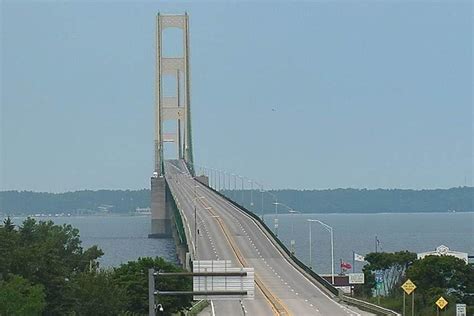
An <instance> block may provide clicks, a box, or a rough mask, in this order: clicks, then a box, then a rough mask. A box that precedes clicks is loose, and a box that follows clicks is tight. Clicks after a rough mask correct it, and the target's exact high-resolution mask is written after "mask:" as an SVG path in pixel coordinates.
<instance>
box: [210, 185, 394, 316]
mask: <svg viewBox="0 0 474 316" xmlns="http://www.w3.org/2000/svg"><path fill="white" fill-rule="evenodd" d="M202 184H204V183H202ZM204 185H205V184H204ZM206 186H207V187H208V188H209V189H210V190H212V191H213V192H214V193H216V194H218V195H219V196H220V197H222V198H224V199H225V200H227V201H228V202H229V203H232V204H233V205H234V206H236V207H238V208H239V209H241V210H242V211H244V212H245V213H246V214H247V215H249V216H250V217H252V218H253V219H254V220H255V221H257V222H258V223H259V224H260V225H261V226H262V227H263V228H264V229H265V231H266V233H268V234H269V235H270V236H271V237H272V239H273V240H274V241H275V242H276V243H277V244H278V246H280V248H281V249H282V250H283V251H284V252H285V253H286V254H287V255H288V257H289V258H290V259H291V260H292V261H293V262H294V263H295V264H296V265H297V266H298V267H299V268H300V269H302V270H304V272H306V273H307V274H308V275H310V276H311V277H312V278H313V279H315V280H316V281H317V282H318V283H319V284H320V285H322V286H323V287H324V288H325V289H326V290H327V291H329V292H330V293H332V294H333V295H335V296H336V297H338V298H339V299H340V300H342V301H344V302H346V303H348V304H351V305H355V306H357V307H359V308H360V309H363V310H366V311H368V312H371V313H375V314H376V315H384V316H400V315H401V314H399V313H397V312H395V311H392V310H390V309H387V308H384V307H381V306H378V305H375V304H372V303H369V302H366V301H363V300H360V299H356V298H353V297H351V296H347V295H345V294H343V293H342V291H340V290H338V289H337V288H335V287H334V286H333V285H332V284H331V283H329V282H328V281H327V280H326V279H324V278H323V277H321V276H320V275H319V274H317V273H316V272H314V271H313V270H312V269H310V268H309V267H308V266H307V265H306V264H304V263H303V262H301V261H300V260H299V259H298V258H297V257H296V256H295V255H293V254H292V253H291V251H290V250H289V249H288V248H287V247H286V246H285V244H283V242H282V241H281V240H280V239H279V238H278V237H277V236H276V235H275V234H274V233H273V231H272V230H271V229H270V228H269V227H268V226H267V224H266V223H265V222H264V221H262V219H261V218H260V217H259V216H258V215H256V214H255V213H253V212H252V211H250V210H248V209H246V208H245V207H244V206H242V205H240V204H238V203H236V202H234V201H233V200H231V199H229V198H228V197H227V196H225V195H224V194H222V193H220V192H219V191H217V190H214V189H213V188H211V187H210V186H208V185H206Z"/></svg>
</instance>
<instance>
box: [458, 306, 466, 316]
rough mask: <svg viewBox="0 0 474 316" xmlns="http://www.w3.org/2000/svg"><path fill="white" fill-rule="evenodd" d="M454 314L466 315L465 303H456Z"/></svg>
mask: <svg viewBox="0 0 474 316" xmlns="http://www.w3.org/2000/svg"><path fill="white" fill-rule="evenodd" d="M456 316H467V310H466V304H456Z"/></svg>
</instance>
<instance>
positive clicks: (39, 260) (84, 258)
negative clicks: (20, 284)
mask: <svg viewBox="0 0 474 316" xmlns="http://www.w3.org/2000/svg"><path fill="white" fill-rule="evenodd" d="M9 227H10V225H2V226H0V250H1V251H2V256H0V277H1V276H6V275H9V274H16V275H20V276H22V277H23V278H25V279H28V280H29V281H31V282H32V283H34V284H42V285H43V286H44V292H45V294H46V302H47V305H46V308H45V313H47V314H48V315H64V314H66V312H67V311H68V310H69V309H70V307H71V304H72V302H71V298H70V297H69V296H67V295H66V293H67V289H68V287H69V286H70V282H69V281H68V280H69V279H71V278H72V277H73V276H74V275H75V274H77V273H80V272H82V271H84V270H86V269H88V268H89V267H90V262H91V260H96V259H97V258H98V257H100V256H101V255H102V254H103V253H102V251H101V250H100V249H98V248H97V247H95V246H94V247H92V248H89V249H87V250H86V251H84V250H83V248H82V247H81V241H80V239H79V231H78V230H77V229H75V228H73V227H72V226H71V225H54V223H53V222H52V221H48V222H43V221H40V222H37V221H36V220H34V219H31V218H28V219H26V220H25V221H24V222H23V224H22V225H21V226H20V227H19V228H18V229H13V230H12V229H10V228H9Z"/></svg>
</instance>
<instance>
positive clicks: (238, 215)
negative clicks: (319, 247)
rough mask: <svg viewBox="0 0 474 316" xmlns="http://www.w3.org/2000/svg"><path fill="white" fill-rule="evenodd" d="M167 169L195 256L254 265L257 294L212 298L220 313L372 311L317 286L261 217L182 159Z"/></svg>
mask: <svg viewBox="0 0 474 316" xmlns="http://www.w3.org/2000/svg"><path fill="white" fill-rule="evenodd" d="M165 174H166V180H167V182H168V185H169V187H170V190H171V192H172V193H173V195H174V196H175V200H176V203H177V204H179V208H180V209H181V210H182V211H183V214H182V215H183V217H184V218H183V219H184V225H185V230H187V234H188V239H191V240H188V243H189V246H190V247H189V248H190V251H191V252H192V251H194V248H196V258H197V259H198V260H231V261H232V263H233V264H234V266H236V267H240V266H245V267H253V268H254V271H255V280H256V285H255V299H253V300H243V301H242V302H239V301H238V300H219V301H213V303H214V309H215V314H216V315H226V316H231V315H278V314H280V315H295V316H296V315H327V316H339V315H344V316H348V315H352V316H356V315H357V316H358V315H372V314H370V313H367V312H363V311H360V310H358V309H357V308H355V307H353V306H348V305H345V304H341V303H339V302H336V301H335V300H334V299H333V297H332V294H330V293H328V292H327V291H326V290H324V289H322V288H321V286H320V285H319V286H318V285H315V283H314V280H311V279H310V277H309V276H308V275H306V274H305V273H303V272H301V271H300V270H299V269H298V268H297V267H296V266H295V265H294V264H293V263H292V262H291V260H289V258H288V257H287V256H286V254H285V253H283V252H282V251H281V249H279V248H278V246H277V245H276V243H275V242H274V241H272V237H271V236H270V235H269V234H268V233H267V232H265V231H264V229H263V227H261V225H260V224H259V223H258V222H257V221H255V220H254V219H253V218H252V217H250V216H249V215H248V214H246V213H245V212H244V211H242V210H241V209H240V208H238V207H236V206H235V205H234V204H232V203H230V202H229V201H227V200H226V199H225V198H223V197H221V196H219V195H218V194H216V193H215V192H214V191H213V190H211V189H210V188H208V187H207V186H205V185H203V184H201V183H200V182H198V181H197V180H195V179H194V178H193V177H192V176H191V175H190V173H189V171H188V170H187V168H186V166H185V164H184V163H183V162H182V161H177V160H170V161H166V163H165ZM195 207H196V213H195V212H194V209H195ZM195 215H196V223H197V226H196V227H197V229H196V234H195V227H194V218H195ZM189 237H191V238H189Z"/></svg>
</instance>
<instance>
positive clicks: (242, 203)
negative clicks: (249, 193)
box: [239, 176, 244, 206]
mask: <svg viewBox="0 0 474 316" xmlns="http://www.w3.org/2000/svg"><path fill="white" fill-rule="evenodd" d="M239 178H240V180H241V181H242V202H241V204H240V205H242V206H244V177H241V176H239Z"/></svg>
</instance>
